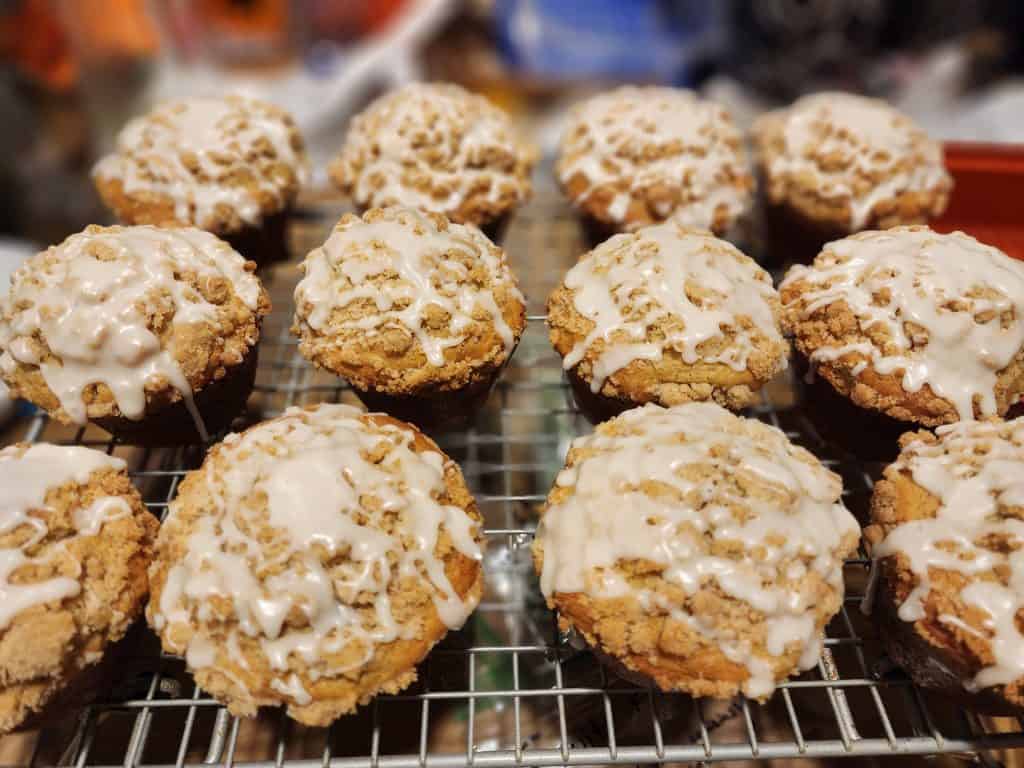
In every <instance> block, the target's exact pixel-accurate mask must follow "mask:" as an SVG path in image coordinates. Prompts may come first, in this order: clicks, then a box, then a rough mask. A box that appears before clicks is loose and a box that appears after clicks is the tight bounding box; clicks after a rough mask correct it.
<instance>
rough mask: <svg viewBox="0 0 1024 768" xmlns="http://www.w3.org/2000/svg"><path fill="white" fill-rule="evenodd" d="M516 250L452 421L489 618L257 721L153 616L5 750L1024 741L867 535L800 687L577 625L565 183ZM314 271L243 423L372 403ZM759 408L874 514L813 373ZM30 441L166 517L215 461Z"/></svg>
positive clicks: (386, 755)
mask: <svg viewBox="0 0 1024 768" xmlns="http://www.w3.org/2000/svg"><path fill="white" fill-rule="evenodd" d="M330 213H336V212H334V211H332V212H330ZM334 218H335V217H334V216H332V215H325V213H324V212H319V213H317V212H308V211H307V215H306V217H305V220H304V221H303V222H302V223H301V224H300V225H299V226H298V227H297V228H296V229H297V231H296V233H294V234H295V246H296V247H295V252H296V253H298V254H301V253H304V252H305V251H306V250H308V248H309V247H312V246H314V245H316V244H317V243H319V242H320V241H322V239H323V236H324V233H325V231H326V227H327V226H329V224H330V222H331V221H333V219H334ZM506 248H507V250H508V252H509V254H510V258H511V260H512V263H513V267H514V268H516V270H517V272H518V274H519V275H520V277H521V278H526V279H524V280H523V281H522V282H523V284H524V289H525V292H526V293H527V295H528V296H529V297H530V299H531V302H530V312H531V313H532V314H530V315H529V322H528V327H527V331H526V333H525V335H524V338H523V340H522V342H521V344H520V347H519V349H518V350H517V352H516V355H515V356H514V358H513V360H512V363H511V365H510V366H509V367H508V369H507V370H506V372H505V374H504V376H503V378H502V380H501V381H500V382H499V383H498V385H497V386H496V389H495V392H494V393H493V395H492V397H491V399H490V401H489V403H488V404H487V406H486V408H485V409H484V411H483V412H482V413H481V414H480V416H479V418H478V419H477V420H476V422H475V425H474V427H473V428H471V429H469V430H468V431H465V432H460V433H457V434H450V435H443V436H440V439H439V442H440V444H441V446H442V448H444V449H445V451H446V452H448V453H449V455H451V456H452V457H453V458H454V459H456V460H457V461H458V462H459V463H460V465H461V466H462V468H463V472H464V474H465V476H466V479H467V481H468V483H469V484H470V486H471V488H472V490H473V491H474V493H475V494H476V496H477V499H478V502H479V505H480V509H481V513H482V514H483V516H484V520H485V534H486V539H487V548H486V552H485V556H484V570H485V577H486V587H485V594H484V599H483V602H482V603H481V605H480V608H479V609H478V611H477V612H476V613H475V614H474V616H473V618H472V619H471V620H470V622H469V623H468V624H467V626H466V627H465V628H464V629H463V630H461V631H460V632H455V633H451V634H450V635H449V636H448V638H446V639H445V641H444V642H442V643H441V644H440V645H439V646H438V647H437V648H435V650H434V651H433V652H432V653H431V655H430V657H429V658H428V659H427V661H426V662H424V664H423V665H422V666H421V668H420V673H419V680H418V681H417V682H416V683H415V684H414V685H413V686H412V687H411V688H410V689H408V690H406V691H404V692H402V693H401V694H399V695H393V696H380V697H378V698H377V699H376V700H375V701H374V702H373V703H372V704H370V705H369V706H367V707H364V708H362V709H361V710H360V711H359V712H358V713H356V714H354V715H352V716H349V717H346V718H342V719H340V720H339V721H337V722H336V723H335V724H334V725H333V726H331V727H330V728H328V729H314V728H305V727H303V726H300V725H298V724H296V723H294V722H292V721H290V720H288V719H287V718H286V717H285V716H284V715H283V714H282V713H281V712H280V711H268V712H263V713H261V715H260V716H259V717H258V718H257V719H254V720H240V719H237V718H234V717H232V716H230V714H229V713H228V712H227V710H225V709H224V708H223V707H222V706H221V705H220V704H218V703H217V702H216V701H214V700H212V699H210V698H209V697H207V696H206V695H205V694H204V693H203V692H202V691H201V690H199V689H197V688H196V687H195V685H194V683H193V682H192V680H191V678H190V676H189V675H188V674H187V672H185V670H184V665H183V662H182V661H181V660H180V659H178V658H175V657H173V656H168V655H166V654H162V653H161V652H160V650H159V645H158V643H157V642H156V640H155V638H154V637H153V636H152V635H151V634H150V633H149V631H148V630H147V629H146V628H145V627H141V626H140V627H136V629H135V630H134V631H133V632H132V633H131V634H130V636H129V637H128V638H126V640H125V641H123V642H122V643H121V644H119V647H118V648H116V649H114V650H113V652H112V653H110V654H108V656H109V657H110V659H109V663H105V664H104V665H102V667H103V668H104V671H103V672H102V673H101V674H100V682H99V683H97V684H94V686H93V688H94V690H93V691H92V693H91V694H90V696H94V697H95V698H94V700H93V701H92V703H91V704H89V705H87V706H85V707H84V708H83V709H81V714H79V715H77V716H75V717H72V718H65V719H63V720H60V719H58V720H47V721H46V722H45V724H44V725H43V726H42V727H40V728H39V729H37V730H35V731H32V732H28V733H24V734H15V735H13V736H9V737H5V738H2V739H0V764H19V765H70V766H76V767H83V766H125V767H126V768H131V767H132V766H172V765H173V766H177V767H179V768H181V767H183V766H190V767H191V766H195V767H196V768H198V767H199V766H210V765H226V766H229V765H235V766H244V767H245V768H270V767H271V766H276V767H277V768H282V767H283V766H288V767H289V768H313V767H314V766H324V768H327V766H336V768H343V767H347V766H351V767H352V768H356V767H357V766H358V767H360V768H362V767H366V768H378V767H379V768H416V767H420V768H426V767H427V766H433V767H437V768H441V767H442V766H459V765H478V766H492V767H495V766H522V765H581V764H587V765H596V764H636V763H667V762H673V763H674V762H713V761H722V760H754V759H757V760H760V759H774V758H800V757H805V758H814V757H816V758H826V757H868V756H897V755H926V754H940V753H954V754H962V755H964V756H968V757H971V758H972V759H981V760H982V761H985V762H992V761H993V760H995V759H998V757H999V752H998V750H1005V749H1009V748H1016V747H1022V746H1024V726H1022V723H1021V722H1019V721H1018V720H1015V719H1012V720H1011V719H1000V720H994V719H990V718H983V717H979V716H976V715H974V714H972V713H970V712H966V711H961V710H958V709H957V710H954V709H952V708H951V707H950V706H949V705H948V704H944V703H943V702H941V701H937V700H934V699H932V698H931V697H930V695H928V694H927V693H925V692H922V691H920V690H918V689H917V688H915V687H914V686H913V685H912V684H911V683H910V682H909V681H908V680H907V678H906V677H904V676H903V675H902V674H901V673H900V672H899V671H898V670H895V669H892V668H891V665H889V664H888V662H887V661H886V659H885V658H884V656H883V655H882V654H881V652H880V650H879V648H878V647H877V641H876V638H875V635H874V633H873V631H872V627H871V621H870V617H866V616H864V615H863V613H862V612H861V611H860V610H859V603H860V601H861V598H862V596H863V594H864V588H865V586H866V584H867V569H868V564H869V561H868V559H867V558H866V557H865V556H864V554H863V553H860V554H859V556H858V557H856V558H853V559H851V560H849V561H848V562H847V564H846V568H845V575H846V583H847V597H846V600H845V604H844V606H843V608H842V610H841V612H840V614H839V615H838V616H837V617H836V618H835V620H834V621H833V622H832V623H831V624H830V626H829V627H828V631H827V640H826V644H825V645H826V648H825V653H824V654H823V658H822V661H821V662H820V664H819V665H818V668H817V669H815V670H812V671H810V672H807V673H804V674H802V675H800V676H799V677H796V678H794V679H792V680H790V681H788V682H786V683H783V684H782V685H780V686H779V689H778V691H777V692H776V694H775V695H774V696H773V697H772V698H771V699H770V700H769V701H768V702H766V703H765V704H758V703H756V702H752V701H747V700H745V699H743V698H738V699H736V700H735V701H731V702H711V701H704V702H701V701H695V700H693V699H691V698H689V697H687V696H683V695H675V694H664V693H661V692H659V691H657V690H656V689H652V688H646V687H639V686H637V685H635V684H633V683H627V682H624V681H622V680H619V679H618V678H616V677H615V676H614V675H613V674H612V673H611V672H608V671H607V670H606V669H605V667H604V666H603V665H601V664H599V663H596V662H595V660H594V657H593V656H592V655H591V654H590V653H589V652H588V651H587V650H586V649H585V648H583V647H582V645H581V644H580V643H579V642H578V640H577V639H576V638H574V637H572V636H566V635H563V634H561V633H559V631H558V628H557V625H556V623H555V621H554V617H553V616H552V615H551V613H550V612H549V611H548V610H547V609H546V608H545V606H544V604H543V601H542V599H541V597H540V594H539V590H538V587H537V584H536V579H535V577H534V575H533V569H532V563H531V560H530V546H529V545H530V542H531V540H532V536H533V530H534V527H535V523H536V506H537V505H538V504H539V503H540V502H542V501H543V499H544V497H545V495H546V493H547V490H548V488H549V487H550V485H551V482H552V480H553V478H554V475H555V473H556V472H557V470H558V469H559V467H560V466H561V462H562V459H563V458H564V455H565V451H566V450H567V448H568V445H569V443H570V442H571V440H572V439H573V437H575V436H576V435H578V434H582V433H583V432H585V431H586V430H588V429H589V426H588V425H587V424H586V422H585V420H584V419H583V418H582V417H581V416H580V415H579V414H578V412H577V411H576V409H575V406H574V405H573V403H572V399H571V396H570V395H569V393H568V391H567V388H566V386H565V384H564V381H563V377H562V374H561V368H560V365H559V360H558V358H557V357H556V356H555V354H554V353H553V352H552V351H551V350H550V347H549V345H548V342H547V335H546V332H545V328H544V323H543V319H544V318H543V315H542V311H543V307H542V302H543V299H544V297H545V296H546V295H547V292H548V291H549V290H550V289H551V287H553V285H554V284H555V283H556V282H557V280H558V279H559V278H560V276H561V274H562V272H563V270H564V269H565V267H566V266H567V265H568V264H570V263H571V262H572V260H573V259H574V258H575V256H576V255H577V254H578V253H580V252H582V250H583V247H582V245H581V243H580V240H579V233H578V229H577V226H576V223H575V221H574V220H573V219H572V218H571V216H570V215H569V213H568V212H567V211H566V210H564V209H563V208H561V207H560V204H559V203H558V202H557V201H556V200H555V199H554V197H553V195H548V196H544V195H541V196H539V198H538V199H537V200H536V201H535V202H534V203H533V204H531V205H530V206H529V207H528V208H527V209H526V210H525V211H524V212H523V213H522V214H520V215H519V216H518V217H517V219H516V220H515V222H514V225H513V227H512V229H511V230H510V232H509V235H508V237H507V238H506ZM297 276H298V275H297V270H296V269H295V265H294V263H289V264H281V265H276V266H274V267H271V268H270V269H269V270H266V271H265V273H264V275H263V277H264V280H265V281H266V283H267V284H268V286H269V288H270V290H271V295H272V300H273V301H274V305H275V311H274V312H273V313H272V314H271V316H270V317H269V318H268V319H267V322H266V324H265V326H264V340H263V342H262V345H261V360H260V367H259V372H258V375H257V387H256V392H255V394H254V396H253V398H252V400H251V401H250V405H249V412H248V413H247V415H246V417H245V418H244V420H243V422H241V423H240V424H238V425H236V427H237V426H245V425H246V423H251V422H254V421H257V420H260V419H263V418H267V417H270V416H273V415H275V414H276V413H279V412H281V411H282V410H283V409H285V408H287V407H289V406H291V405H304V404H308V403H314V402H320V401H347V400H352V399H353V398H352V394H351V393H350V392H349V391H348V390H347V388H346V387H345V386H344V385H343V384H341V383H340V382H339V381H338V380H337V379H336V378H334V377H332V376H328V375H326V374H323V373H320V372H317V371H315V370H314V369H313V368H312V367H311V366H309V365H308V364H307V363H306V362H305V361H304V360H303V359H302V358H301V357H300V356H299V355H298V352H297V349H296V346H295V344H294V342H293V340H292V339H291V337H290V334H289V330H288V329H289V324H290V315H291V291H292V289H293V286H294V283H295V280H296V278H297ZM748 415H751V416H755V417H757V418H760V419H762V420H764V421H766V422H767V423H770V424H772V425H774V426H777V427H779V428H780V429H782V430H783V431H785V432H786V433H787V435H788V436H789V437H790V438H791V439H792V440H794V441H796V442H798V443H801V444H803V445H805V446H806V447H808V448H810V449H811V450H812V451H813V452H815V453H816V454H817V455H819V456H820V457H822V459H823V461H824V462H825V463H826V464H827V465H829V466H830V467H831V468H832V469H834V470H835V471H836V472H838V473H839V474H840V475H842V477H843V480H844V486H845V488H846V490H845V492H844V495H845V497H846V502H847V504H848V506H849V507H850V508H851V509H852V510H853V511H854V513H855V514H858V515H860V516H863V513H864V510H865V504H866V501H867V499H868V497H869V496H870V492H871V485H872V480H873V477H875V476H876V475H877V471H878V467H873V466H865V465H861V464H856V463H852V462H849V461H844V460H842V459H840V458H838V457H836V456H833V455H830V454H829V453H828V451H827V450H826V449H825V447H824V446H823V445H822V444H820V442H819V441H818V440H817V438H816V436H815V434H814V432H813V428H812V427H811V426H810V424H809V422H808V421H807V419H806V418H805V416H804V415H803V413H802V410H801V407H800V402H799V386H798V382H795V381H794V380H793V379H792V377H788V378H787V377H782V378H781V379H780V380H779V381H776V382H774V383H773V384H772V385H770V386H769V387H767V388H766V391H765V393H764V396H763V398H762V401H761V402H760V403H759V404H758V405H756V406H755V407H753V408H751V409H750V412H749V414H748ZM9 439H13V440H18V439H21V440H28V441H36V440H47V441H51V442H59V443H77V444H85V445H91V446H93V447H98V448H101V449H104V450H106V451H108V452H110V453H114V454H117V455H119V456H122V457H123V458H125V459H126V460H127V461H128V463H129V467H130V473H131V475H132V477H133V479H134V481H135V482H136V484H137V485H138V487H139V489H140V491H141V492H142V494H143V496H144V499H145V501H146V503H147V506H148V507H149V509H151V510H152V511H153V513H154V514H156V515H157V516H159V517H163V515H164V514H165V513H166V508H167V505H168V502H169V501H170V500H171V499H172V498H173V497H174V494H175V492H176V489H177V486H178V483H179V482H180V480H181V479H182V477H183V476H184V475H185V473H186V472H187V471H188V470H190V469H194V468H196V467H198V466H199V464H200V463H201V461H202V457H203V448H202V446H194V445H189V446H174V447H168V448H142V447H134V446H128V445H122V444H118V443H115V442H112V441H110V439H109V438H108V437H107V436H106V433H104V432H102V431H100V430H98V429H96V428H93V427H89V428H85V429H68V428H65V427H61V426H60V425H58V424H56V423H53V422H50V421H49V420H48V419H47V418H46V417H45V416H44V415H40V414H36V415H34V416H32V417H30V418H29V419H27V420H25V421H24V422H23V423H22V424H19V425H17V429H16V430H15V433H14V434H12V435H10V436H9ZM862 519H863V518H862ZM111 667H114V668H116V674H113V675H112V674H109V673H110V668H111ZM95 689H98V690H99V694H98V696H96V690H95Z"/></svg>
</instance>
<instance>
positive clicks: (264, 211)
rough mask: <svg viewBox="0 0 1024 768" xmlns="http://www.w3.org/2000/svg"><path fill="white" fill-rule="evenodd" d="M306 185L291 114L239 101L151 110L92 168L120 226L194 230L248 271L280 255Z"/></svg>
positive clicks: (193, 101)
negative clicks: (235, 255) (216, 240)
mask: <svg viewBox="0 0 1024 768" xmlns="http://www.w3.org/2000/svg"><path fill="white" fill-rule="evenodd" d="M307 176H308V167H307V160H306V153H305V149H304V147H303V141H302V136H301V135H300V134H299V131H298V129H297V128H296V127H295V121H294V120H293V119H292V117H291V115H289V114H288V113H287V112H285V111H283V110H281V109H278V108H277V107H274V106H272V105H270V104H267V103H266V102H263V101H259V100H257V99H249V98H244V97H241V96H224V97H216V96H208V97H195V98H189V99H185V100H183V101H175V102H168V103H165V104H161V105H159V106H157V107H156V108H155V109H153V111H152V112H150V113H149V114H147V115H143V116H141V117H137V118H135V119H134V120H131V121H130V122H129V123H128V124H127V125H125V127H124V128H123V129H122V130H121V132H120V133H119V134H118V137H117V146H116V148H115V150H114V151H113V152H112V153H110V154H109V155H106V156H105V157H103V158H102V159H101V160H100V161H99V162H98V163H97V164H96V167H95V168H93V181H94V183H95V184H96V189H97V190H98V191H99V194H100V197H101V198H102V199H103V202H104V203H105V204H106V205H107V207H109V208H110V209H111V210H112V211H113V212H114V214H115V215H116V216H117V217H118V219H119V220H120V221H121V222H122V223H124V224H161V225H177V226H196V227H199V228H200V229H205V230H206V231H208V232H212V233H213V234H215V235H217V236H219V237H221V238H223V239H225V240H227V241H228V242H229V243H231V245H232V247H234V248H235V250H237V251H239V252H240V253H242V254H244V255H245V256H246V258H248V259H251V260H253V261H255V262H257V263H265V262H266V261H269V260H273V259H280V258H283V257H285V256H287V251H286V247H285V225H286V223H287V218H288V214H289V212H290V210H291V208H292V206H293V204H294V203H295V198H296V196H297V195H298V192H299V188H300V187H301V186H302V184H303V183H304V182H305V180H306V177H307Z"/></svg>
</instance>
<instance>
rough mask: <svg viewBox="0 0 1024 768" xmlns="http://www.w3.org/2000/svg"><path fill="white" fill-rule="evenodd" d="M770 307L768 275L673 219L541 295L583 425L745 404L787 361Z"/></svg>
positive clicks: (614, 244)
mask: <svg viewBox="0 0 1024 768" xmlns="http://www.w3.org/2000/svg"><path fill="white" fill-rule="evenodd" d="M779 314H780V309H779V297H778V294H777V293H776V292H775V288H774V287H773V286H772V280H771V277H770V276H769V275H768V273H767V272H765V271H764V270H763V269H761V268H760V267H759V266H757V264H755V263H754V262H753V260H752V259H750V258H749V257H747V256H745V255H744V254H743V253H741V252H740V251H739V250H737V249H736V248H735V247H733V246H732V245H730V244H729V243H727V242H725V241H724V240H719V239H718V238H716V237H715V236H714V235H712V234H711V233H710V232H705V231H701V230H693V229H687V228H686V227H683V226H682V225H680V224H678V223H677V222H674V221H673V222H665V223H663V224H658V225H655V226H652V227H645V228H644V229H641V230H639V231H638V232H635V233H632V234H624V235H618V236H615V237H613V238H611V239H610V240H607V241H605V242H604V243H602V244H601V245H599V246H598V247H597V248H595V249H594V250H593V251H591V252H590V253H587V254H585V255H584V256H582V257H581V258H580V260H579V262H577V264H576V265H575V266H574V267H572V269H570V270H569V272H568V273H567V274H566V276H565V279H564V280H563V282H562V284H561V285H560V286H559V287H558V288H556V289H555V291H554V292H553V293H552V294H551V296H550V298H549V299H548V325H549V328H550V337H551V343H552V344H553V345H554V347H555V349H556V350H557V351H558V353H559V354H560V355H561V356H562V363H563V366H564V368H565V370H566V375H567V376H568V378H569V382H570V384H571V386H572V389H573V393H574V395H575V399H576V402H577V404H578V405H579V406H580V408H581V409H582V410H583V411H584V413H585V414H586V415H587V416H588V417H589V418H590V419H591V420H592V421H600V420H602V419H606V418H610V417H611V416H614V415H616V414H618V413H621V412H622V411H624V410H626V409H627V408H632V407H634V406H637V405H642V404H643V403H648V402H654V403H658V404H660V405H677V404H679V403H686V402H692V401H702V400H712V401H714V402H716V403H719V404H721V405H724V406H727V407H729V408H733V409H740V408H744V407H746V406H748V405H750V404H751V403H752V402H753V401H754V399H755V398H756V396H757V391H758V389H760V387H761V385H762V384H764V383H765V382H766V381H768V380H770V379H771V378H772V377H774V376H775V374H777V373H778V372H779V371H781V370H783V369H784V368H785V367H786V358H787V354H788V352H789V347H788V345H787V343H786V341H785V340H784V339H783V337H782V333H781V331H780V329H779Z"/></svg>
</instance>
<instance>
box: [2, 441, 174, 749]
mask: <svg viewBox="0 0 1024 768" xmlns="http://www.w3.org/2000/svg"><path fill="white" fill-rule="evenodd" d="M156 529H157V521H156V518H155V517H153V516H152V515H151V514H150V513H149V512H148V511H146V508H145V507H144V506H143V504H142V499H141V498H140V497H139V493H138V491H136V490H135V488H134V487H133V486H132V484H131V481H130V480H129V479H128V474H127V472H126V471H125V463H124V461H122V460H121V459H118V458H114V457H112V456H108V455H106V454H105V453H101V452H100V451H94V450H91V449H89V448H82V447H78V446H75V447H64V446H56V445H47V444H45V443H39V444H36V445H27V444H18V445H12V446H8V447H7V448H3V449H2V450H0V733H5V732H7V731H10V730H12V729H13V728H16V727H17V726H18V725H19V724H21V723H22V722H24V720H25V719H26V718H27V717H29V716H30V715H32V714H34V713H36V712H39V711H40V710H41V709H42V708H43V707H44V706H46V704H47V703H48V702H49V701H51V699H53V697H54V696H55V695H56V694H57V693H58V692H59V691H61V690H62V689H65V688H66V687H67V686H68V685H70V684H72V683H73V682H74V681H75V680H76V678H77V677H78V675H79V673H81V672H82V671H83V670H84V669H86V668H87V667H90V666H91V665H94V664H96V663H98V662H99V661H100V659H101V658H102V657H103V654H104V651H105V650H106V648H107V646H108V645H110V644H111V643H114V642H116V641H117V640H119V639H120V638H121V637H123V636H124V634H125V632H126V631H127V630H128V627H129V626H130V625H131V624H132V622H133V621H134V620H135V619H136V618H137V617H138V616H139V615H141V613H142V604H143V602H144V601H145V599H146V595H147V593H148V582H147V579H146V569H147V567H148V566H149V562H150V558H151V557H152V553H153V552H152V548H153V539H154V537H155V536H156Z"/></svg>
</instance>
